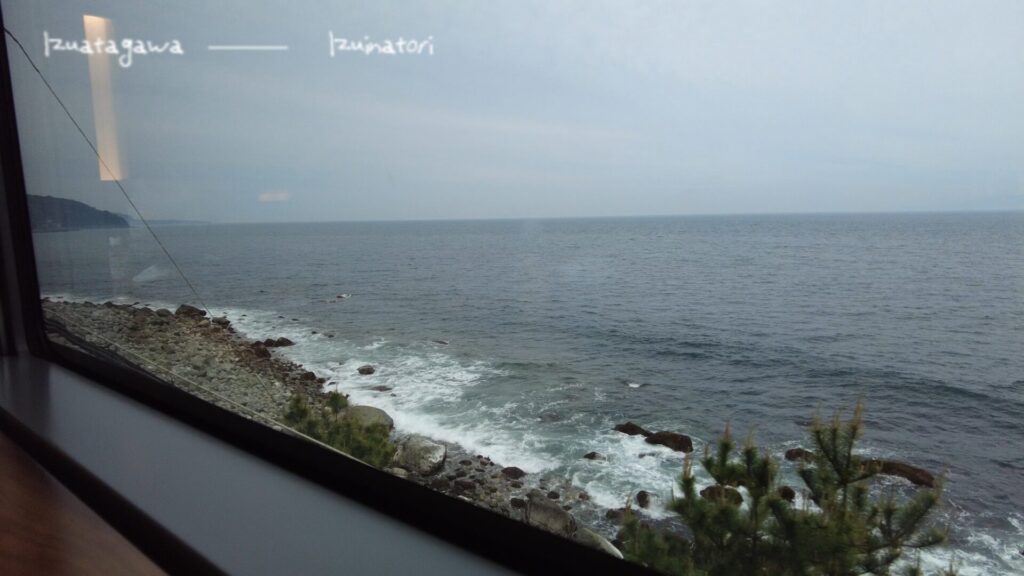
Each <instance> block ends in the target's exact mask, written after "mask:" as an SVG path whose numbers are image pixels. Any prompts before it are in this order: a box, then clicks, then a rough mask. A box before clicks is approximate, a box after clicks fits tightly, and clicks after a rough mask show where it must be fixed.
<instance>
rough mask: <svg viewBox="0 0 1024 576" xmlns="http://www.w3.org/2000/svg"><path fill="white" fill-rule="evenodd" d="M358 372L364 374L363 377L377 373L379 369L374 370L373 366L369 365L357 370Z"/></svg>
mask: <svg viewBox="0 0 1024 576" xmlns="http://www.w3.org/2000/svg"><path fill="white" fill-rule="evenodd" d="M356 371H357V372H359V373H360V374H362V375H363V376H369V375H370V374H373V373H374V372H376V371H377V369H376V368H374V367H373V366H370V365H369V364H364V365H362V366H360V367H359V368H356Z"/></svg>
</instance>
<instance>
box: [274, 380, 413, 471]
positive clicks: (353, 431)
mask: <svg viewBox="0 0 1024 576" xmlns="http://www.w3.org/2000/svg"><path fill="white" fill-rule="evenodd" d="M346 407H348V400H346V398H345V397H344V396H342V395H341V394H338V393H337V392H328V393H327V395H326V398H325V401H324V405H323V407H321V408H319V409H318V408H316V407H314V406H310V404H309V402H308V400H307V399H306V398H305V397H304V396H303V395H301V394H295V395H293V396H292V399H291V401H290V402H289V403H288V408H287V409H286V410H285V413H284V421H285V423H286V424H288V425H289V426H291V427H292V428H294V429H295V430H296V431H297V432H300V433H302V434H305V435H306V436H309V437H310V438H313V439H316V440H319V441H320V442H323V443H324V444H327V445H329V446H332V447H334V448H337V449H338V450H341V451H342V452H345V453H346V454H351V455H352V456H354V457H356V458H358V459H360V460H362V461H363V462H366V463H367V464H369V465H371V466H374V467H376V468H383V467H385V466H387V465H388V464H389V463H390V462H391V459H392V458H393V457H394V455H395V445H394V444H392V443H391V441H390V439H389V433H388V429H387V427H386V426H384V425H383V424H374V425H371V426H361V425H359V424H357V423H355V422H353V421H351V420H348V419H346V418H343V417H341V416H342V411H343V410H344V409H345V408H346Z"/></svg>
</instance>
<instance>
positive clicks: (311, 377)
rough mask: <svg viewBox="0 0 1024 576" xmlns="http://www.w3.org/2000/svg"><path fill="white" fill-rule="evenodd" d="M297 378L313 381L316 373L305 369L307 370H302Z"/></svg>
mask: <svg viewBox="0 0 1024 576" xmlns="http://www.w3.org/2000/svg"><path fill="white" fill-rule="evenodd" d="M299 378H300V379H302V380H304V381H306V382H315V381H316V374H314V373H312V372H310V371H308V370H307V371H305V372H303V373H302V374H301V375H300V376H299Z"/></svg>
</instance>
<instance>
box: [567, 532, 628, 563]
mask: <svg viewBox="0 0 1024 576" xmlns="http://www.w3.org/2000/svg"><path fill="white" fill-rule="evenodd" d="M573 540H576V541H577V542H579V543H580V544H583V545H584V546H588V547H590V548H594V549H596V550H600V551H602V552H605V553H607V554H611V555H612V556H615V557H616V558H619V559H620V560H621V559H622V552H620V551H619V549H618V548H616V547H615V546H613V545H612V543H611V542H609V541H608V539H607V538H605V537H604V536H601V535H600V534H598V533H596V532H594V531H593V530H591V529H589V528H582V527H581V528H579V529H577V530H576V532H575V534H573Z"/></svg>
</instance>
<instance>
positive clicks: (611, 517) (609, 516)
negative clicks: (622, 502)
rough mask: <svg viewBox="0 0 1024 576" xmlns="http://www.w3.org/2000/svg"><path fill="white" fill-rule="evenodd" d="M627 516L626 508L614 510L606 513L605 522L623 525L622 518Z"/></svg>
mask: <svg viewBox="0 0 1024 576" xmlns="http://www.w3.org/2000/svg"><path fill="white" fill-rule="evenodd" d="M625 514H626V509H625V508H612V509H611V510H608V511H607V512H605V513H604V518H605V520H608V521H610V522H611V523H612V524H616V525H617V524H622V518H623V516H625Z"/></svg>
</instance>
